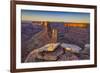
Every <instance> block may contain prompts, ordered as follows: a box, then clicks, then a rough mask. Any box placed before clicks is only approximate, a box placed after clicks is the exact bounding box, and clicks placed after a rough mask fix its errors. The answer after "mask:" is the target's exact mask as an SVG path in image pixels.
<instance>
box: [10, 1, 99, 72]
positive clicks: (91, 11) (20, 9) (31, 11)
mask: <svg viewBox="0 0 100 73" xmlns="http://www.w3.org/2000/svg"><path fill="white" fill-rule="evenodd" d="M96 12H97V7H96V6H93V5H77V4H76V5H75V4H61V3H44V2H31V1H11V72H12V73H13V72H28V71H44V70H59V69H72V68H73V69H74V68H89V67H96V66H97V55H96V54H97V47H96V44H97V43H96V42H97V41H96V40H97V39H96V35H97V32H96V27H97V22H96V17H97V14H96Z"/></svg>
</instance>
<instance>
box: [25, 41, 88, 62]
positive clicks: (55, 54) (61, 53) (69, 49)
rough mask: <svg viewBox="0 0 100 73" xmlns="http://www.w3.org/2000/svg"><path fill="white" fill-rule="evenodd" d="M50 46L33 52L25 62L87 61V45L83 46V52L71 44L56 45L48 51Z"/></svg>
mask: <svg viewBox="0 0 100 73" xmlns="http://www.w3.org/2000/svg"><path fill="white" fill-rule="evenodd" d="M49 45H50V44H47V45H45V46H43V47H41V48H39V49H36V50H33V51H32V52H31V53H30V54H29V55H28V56H27V58H26V60H25V62H45V61H69V60H85V59H89V55H90V53H89V51H90V49H89V48H90V47H89V44H86V45H85V46H84V50H82V48H80V47H79V46H76V45H73V44H65V43H62V44H60V43H56V44H54V46H55V47H54V48H53V49H54V50H53V51H48V47H49Z"/></svg>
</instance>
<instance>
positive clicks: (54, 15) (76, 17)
mask: <svg viewBox="0 0 100 73" xmlns="http://www.w3.org/2000/svg"><path fill="white" fill-rule="evenodd" d="M21 19H22V20H24V21H25V20H26V21H54V22H74V23H90V13H82V12H81V13H80V12H58V11H39V10H21Z"/></svg>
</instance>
